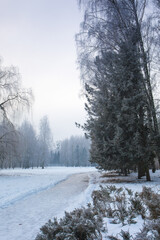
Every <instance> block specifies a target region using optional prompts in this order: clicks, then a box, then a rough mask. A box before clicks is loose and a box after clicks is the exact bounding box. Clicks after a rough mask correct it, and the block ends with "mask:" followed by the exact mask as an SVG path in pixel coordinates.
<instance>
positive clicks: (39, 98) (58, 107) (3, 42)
mask: <svg viewBox="0 0 160 240" xmlns="http://www.w3.org/2000/svg"><path fill="white" fill-rule="evenodd" d="M0 6H1V14H0V56H1V59H2V60H3V61H2V63H3V65H4V66H10V65H14V66H17V67H18V68H19V72H20V73H21V76H22V82H23V85H24V86H25V87H30V88H32V90H33V93H34V96H35V102H34V106H33V110H32V116H33V117H32V120H33V123H34V124H35V125H37V124H38V121H39V119H40V118H41V117H42V116H43V115H48V117H49V121H50V126H51V128H52V131H53V136H54V139H55V140H60V139H63V138H66V137H70V136H71V135H77V134H78V135H80V134H83V133H82V131H81V130H79V129H77V128H76V127H75V122H79V123H83V122H84V119H85V111H84V103H83V99H81V98H80V97H79V94H80V89H81V86H80V80H79V71H78V70H77V64H76V58H77V56H76V46H75V40H74V39H75V34H76V33H77V32H78V31H79V25H80V22H81V20H82V14H81V13H80V11H79V9H78V6H77V1H76V0H0Z"/></svg>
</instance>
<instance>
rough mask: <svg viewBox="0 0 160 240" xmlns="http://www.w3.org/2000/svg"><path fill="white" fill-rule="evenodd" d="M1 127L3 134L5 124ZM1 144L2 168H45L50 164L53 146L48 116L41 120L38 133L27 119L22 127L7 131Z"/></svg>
mask: <svg viewBox="0 0 160 240" xmlns="http://www.w3.org/2000/svg"><path fill="white" fill-rule="evenodd" d="M0 129H1V136H3V135H2V134H3V133H2V132H4V131H5V126H4V125H2V124H1V125H0ZM7 131H8V129H7ZM4 134H5V133H4ZM0 146H1V151H0V168H15V167H20V168H31V167H32V168H33V167H42V168H44V167H45V166H47V165H48V164H49V161H50V151H51V147H52V135H51V130H50V127H49V122H48V118H47V116H44V117H43V118H42V119H41V120H40V126H39V133H38V134H37V133H36V131H35V129H34V128H33V126H32V124H31V123H30V122H29V121H27V120H25V121H24V122H23V123H22V124H21V126H20V127H18V128H17V129H15V130H14V131H13V132H12V131H10V132H9V133H7V135H6V137H5V139H4V144H2V143H1V144H0Z"/></svg>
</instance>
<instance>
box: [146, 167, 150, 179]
mask: <svg viewBox="0 0 160 240" xmlns="http://www.w3.org/2000/svg"><path fill="white" fill-rule="evenodd" d="M146 180H147V181H151V177H150V173H149V168H148V167H146Z"/></svg>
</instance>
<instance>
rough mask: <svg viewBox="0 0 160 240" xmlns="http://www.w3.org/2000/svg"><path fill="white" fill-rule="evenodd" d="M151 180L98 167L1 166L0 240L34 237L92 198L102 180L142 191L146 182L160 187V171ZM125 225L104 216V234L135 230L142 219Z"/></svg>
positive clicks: (155, 189)
mask: <svg viewBox="0 0 160 240" xmlns="http://www.w3.org/2000/svg"><path fill="white" fill-rule="evenodd" d="M151 177H152V181H151V182H146V181H145V179H142V180H137V175H135V174H131V175H130V176H129V177H118V178H117V177H103V178H102V177H101V174H100V173H99V172H98V171H97V170H96V169H95V168H66V167H50V168H46V169H28V170H26V169H14V170H7V169H5V170H0V189H1V191H0V240H32V239H35V237H36V235H37V233H38V232H39V228H40V227H41V226H42V225H44V224H45V223H46V222H47V221H48V220H49V219H53V218H54V217H58V218H59V217H62V216H63V215H64V211H71V210H73V209H74V208H76V207H80V206H83V205H85V204H86V203H88V202H90V201H91V193H92V191H93V190H94V189H98V186H99V184H101V185H104V186H105V185H106V184H111V185H115V186H116V187H118V188H119V187H126V188H129V189H131V190H133V191H141V190H142V187H143V186H147V187H151V188H152V190H154V191H160V171H156V173H155V174H152V176H151ZM138 218H139V219H137V224H132V225H130V226H129V225H126V226H123V227H122V225H121V224H112V223H111V222H110V220H109V219H107V218H105V219H104V225H105V226H106V229H107V230H108V231H107V232H106V234H103V240H107V235H108V234H109V235H112V234H113V235H114V236H117V237H118V238H119V239H122V238H121V237H120V235H119V233H120V231H121V229H123V230H125V231H127V230H129V231H130V233H131V234H135V233H136V232H138V231H139V230H140V228H142V225H143V220H142V219H141V218H140V217H138Z"/></svg>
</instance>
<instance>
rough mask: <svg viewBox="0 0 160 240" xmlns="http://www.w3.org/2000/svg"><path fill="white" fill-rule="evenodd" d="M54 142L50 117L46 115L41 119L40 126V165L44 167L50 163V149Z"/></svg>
mask: <svg viewBox="0 0 160 240" xmlns="http://www.w3.org/2000/svg"><path fill="white" fill-rule="evenodd" d="M51 144H52V134H51V129H50V126H49V121H48V117H47V116H44V117H42V118H41V120H40V128H39V145H40V151H39V157H40V165H41V167H42V168H44V167H45V165H46V164H47V163H48V160H49V150H51Z"/></svg>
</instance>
